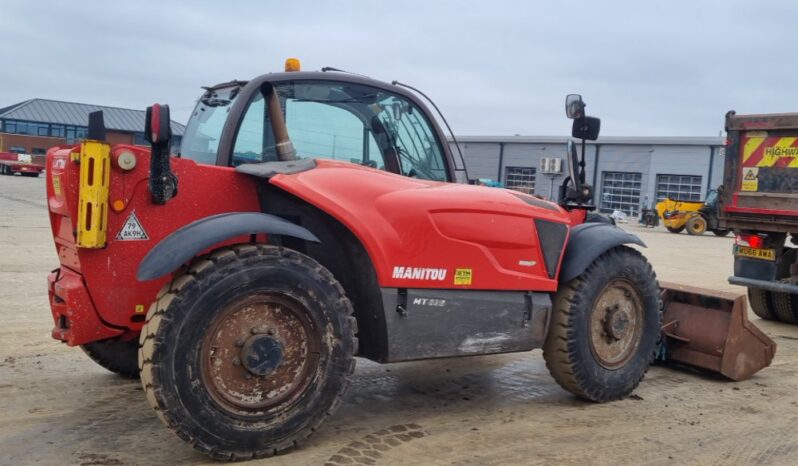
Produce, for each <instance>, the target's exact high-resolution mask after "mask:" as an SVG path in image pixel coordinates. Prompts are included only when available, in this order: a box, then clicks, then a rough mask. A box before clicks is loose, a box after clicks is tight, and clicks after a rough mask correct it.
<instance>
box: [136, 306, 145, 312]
mask: <svg viewBox="0 0 798 466" xmlns="http://www.w3.org/2000/svg"><path fill="white" fill-rule="evenodd" d="M136 314H144V305H143V304H136Z"/></svg>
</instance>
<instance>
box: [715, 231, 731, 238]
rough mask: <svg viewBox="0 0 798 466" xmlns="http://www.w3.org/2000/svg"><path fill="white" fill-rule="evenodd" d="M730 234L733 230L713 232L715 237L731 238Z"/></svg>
mask: <svg viewBox="0 0 798 466" xmlns="http://www.w3.org/2000/svg"><path fill="white" fill-rule="evenodd" d="M729 233H731V230H720V229H715V230H712V234H713V235H715V236H720V237H724V236H729Z"/></svg>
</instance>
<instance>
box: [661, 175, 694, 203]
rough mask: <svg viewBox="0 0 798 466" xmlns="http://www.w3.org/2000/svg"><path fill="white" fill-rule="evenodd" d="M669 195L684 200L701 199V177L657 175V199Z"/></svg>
mask: <svg viewBox="0 0 798 466" xmlns="http://www.w3.org/2000/svg"><path fill="white" fill-rule="evenodd" d="M666 197H669V198H671V199H679V200H683V201H700V200H701V177H700V176H695V175H657V201H661V200H663V199H665V198H666Z"/></svg>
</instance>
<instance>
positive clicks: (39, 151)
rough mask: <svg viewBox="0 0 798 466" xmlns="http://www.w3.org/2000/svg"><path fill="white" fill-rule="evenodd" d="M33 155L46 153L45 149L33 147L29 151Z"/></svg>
mask: <svg viewBox="0 0 798 466" xmlns="http://www.w3.org/2000/svg"><path fill="white" fill-rule="evenodd" d="M31 152H32V153H33V155H44V154H46V153H47V149H42V148H41V147H34V148H33V150H32V151H31Z"/></svg>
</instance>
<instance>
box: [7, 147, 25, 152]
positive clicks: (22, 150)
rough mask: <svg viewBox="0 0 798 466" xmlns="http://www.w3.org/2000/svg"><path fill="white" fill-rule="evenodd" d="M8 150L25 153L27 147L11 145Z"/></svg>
mask: <svg viewBox="0 0 798 466" xmlns="http://www.w3.org/2000/svg"><path fill="white" fill-rule="evenodd" d="M8 151H9V152H13V153H15V154H24V153H25V148H24V147H22V146H11V147H9V148H8Z"/></svg>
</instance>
